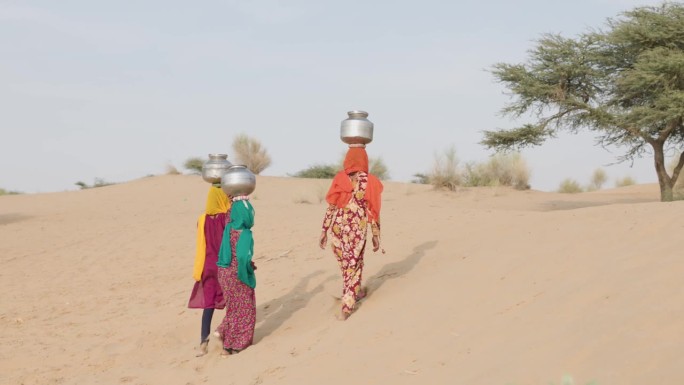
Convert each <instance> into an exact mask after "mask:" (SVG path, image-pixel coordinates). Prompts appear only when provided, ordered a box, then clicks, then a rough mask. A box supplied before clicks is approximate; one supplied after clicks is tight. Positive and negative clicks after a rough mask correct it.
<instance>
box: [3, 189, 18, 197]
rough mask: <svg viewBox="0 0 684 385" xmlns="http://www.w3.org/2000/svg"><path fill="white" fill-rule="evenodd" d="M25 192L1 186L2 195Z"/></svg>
mask: <svg viewBox="0 0 684 385" xmlns="http://www.w3.org/2000/svg"><path fill="white" fill-rule="evenodd" d="M19 194H23V193H22V192H21V191H12V190H5V189H4V188H0V196H2V195H19Z"/></svg>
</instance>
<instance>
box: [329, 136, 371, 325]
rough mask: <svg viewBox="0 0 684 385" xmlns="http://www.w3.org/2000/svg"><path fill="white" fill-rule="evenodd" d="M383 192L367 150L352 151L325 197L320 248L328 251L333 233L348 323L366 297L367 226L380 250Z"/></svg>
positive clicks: (352, 149) (343, 316)
mask: <svg viewBox="0 0 684 385" xmlns="http://www.w3.org/2000/svg"><path fill="white" fill-rule="evenodd" d="M382 189H383V186H382V183H381V182H380V180H379V179H378V178H377V177H376V176H375V175H372V174H369V173H368V155H367V154H366V149H365V148H363V147H351V148H349V151H347V155H346V156H345V158H344V170H343V171H340V172H339V173H338V174H337V175H336V176H335V178H334V179H333V181H332V185H331V186H330V190H329V191H328V194H327V196H326V200H327V201H328V203H329V205H328V209H327V210H326V212H325V218H324V219H323V232H322V234H321V238H320V246H321V248H322V249H325V246H326V244H327V242H328V230H331V234H332V248H333V253H334V254H335V257H336V258H337V262H338V263H339V265H340V269H341V270H342V281H343V289H342V313H341V314H340V317H341V318H342V319H347V318H348V317H349V315H350V314H351V313H352V312H353V311H354V305H355V304H356V302H357V301H358V300H360V299H362V298H363V297H365V295H366V292H365V289H363V288H362V287H361V274H362V272H363V255H364V252H365V249H366V237H367V233H368V226H370V228H371V233H372V237H373V238H372V242H373V251H378V249H379V248H380V195H381V193H382Z"/></svg>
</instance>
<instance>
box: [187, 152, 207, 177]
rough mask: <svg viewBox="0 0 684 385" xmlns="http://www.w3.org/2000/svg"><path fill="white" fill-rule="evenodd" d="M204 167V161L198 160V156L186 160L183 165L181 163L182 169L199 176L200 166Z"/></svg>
mask: <svg viewBox="0 0 684 385" xmlns="http://www.w3.org/2000/svg"><path fill="white" fill-rule="evenodd" d="M203 165H204V159H203V158H200V157H198V156H195V157H192V158H188V159H187V160H186V161H185V163H183V167H185V169H186V170H188V171H190V173H191V174H196V175H199V174H201V173H202V166H203Z"/></svg>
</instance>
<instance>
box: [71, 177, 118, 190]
mask: <svg viewBox="0 0 684 385" xmlns="http://www.w3.org/2000/svg"><path fill="white" fill-rule="evenodd" d="M74 184H75V185H76V186H78V187H80V188H81V190H85V189H89V188H95V187H104V186H111V185H113V184H114V183H111V182H107V181H105V180H104V179H102V178H95V180H94V181H93V184H92V185H88V184H87V183H85V182H82V181H78V182H76V183H74Z"/></svg>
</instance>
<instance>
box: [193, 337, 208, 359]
mask: <svg viewBox="0 0 684 385" xmlns="http://www.w3.org/2000/svg"><path fill="white" fill-rule="evenodd" d="M207 353H209V341H204V342H202V343H201V344H200V346H199V353H197V354H196V355H195V357H202V356H204V355H206V354H207Z"/></svg>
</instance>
